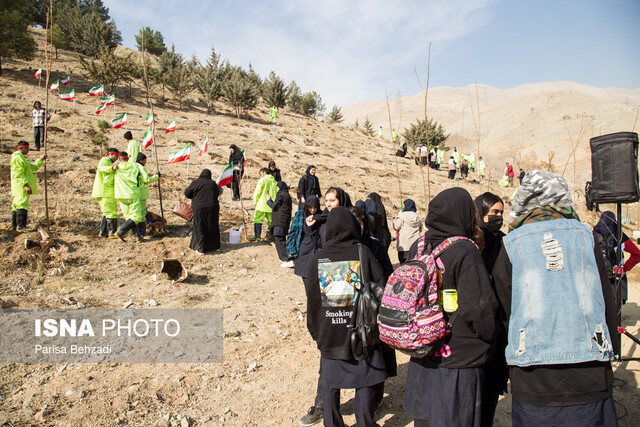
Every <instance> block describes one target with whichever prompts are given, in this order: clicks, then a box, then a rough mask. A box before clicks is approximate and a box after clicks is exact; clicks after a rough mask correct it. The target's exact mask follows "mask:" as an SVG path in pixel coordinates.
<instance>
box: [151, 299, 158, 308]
mask: <svg viewBox="0 0 640 427" xmlns="http://www.w3.org/2000/svg"><path fill="white" fill-rule="evenodd" d="M157 306H158V303H157V302H156V300H154V299H150V300H149V307H157Z"/></svg>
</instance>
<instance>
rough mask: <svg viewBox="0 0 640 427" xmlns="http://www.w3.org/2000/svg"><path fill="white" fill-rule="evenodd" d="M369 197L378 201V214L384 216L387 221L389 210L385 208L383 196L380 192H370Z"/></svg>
mask: <svg viewBox="0 0 640 427" xmlns="http://www.w3.org/2000/svg"><path fill="white" fill-rule="evenodd" d="M367 198H368V199H371V200H373V201H374V202H376V209H377V210H378V215H379V216H380V217H382V219H383V220H384V222H385V223H386V222H387V211H386V210H385V208H384V205H383V204H382V198H380V195H379V194H378V193H369V195H368V196H367Z"/></svg>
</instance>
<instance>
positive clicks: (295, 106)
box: [287, 80, 302, 113]
mask: <svg viewBox="0 0 640 427" xmlns="http://www.w3.org/2000/svg"><path fill="white" fill-rule="evenodd" d="M301 101H302V91H301V90H300V87H299V86H298V85H297V84H296V82H295V81H293V80H291V83H289V88H288V90H287V106H288V107H289V109H290V110H291V111H293V112H294V113H302V106H301Z"/></svg>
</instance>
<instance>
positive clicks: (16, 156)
mask: <svg viewBox="0 0 640 427" xmlns="http://www.w3.org/2000/svg"><path fill="white" fill-rule="evenodd" d="M43 163H44V162H43V161H42V160H41V159H38V160H36V161H35V162H33V163H32V162H30V161H29V160H27V158H26V157H25V156H24V154H22V153H21V152H20V151H15V152H14V153H13V154H12V155H11V195H12V196H13V197H19V196H28V194H27V191H26V190H25V189H24V186H25V184H29V187H31V195H33V194H38V187H37V186H36V184H37V183H38V177H37V176H36V174H35V173H34V172H35V171H37V170H38V169H40V167H41V166H42V164H43Z"/></svg>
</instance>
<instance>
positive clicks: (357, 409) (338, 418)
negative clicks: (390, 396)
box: [322, 384, 378, 427]
mask: <svg viewBox="0 0 640 427" xmlns="http://www.w3.org/2000/svg"><path fill="white" fill-rule="evenodd" d="M376 389H378V385H377V384H376V385H373V386H371V387H363V388H357V389H356V398H355V405H354V408H353V409H354V413H355V415H356V423H357V424H358V426H367V427H368V426H375V425H376V422H375V420H374V415H373V413H374V412H375V410H376V403H375V401H376ZM322 394H323V396H324V401H325V403H327V404H328V405H325V406H329V407H328V408H325V409H324V425H325V426H338V427H343V426H344V425H345V424H344V421H343V420H342V415H341V414H340V389H339V388H329V387H328V386H324V387H323V393H322Z"/></svg>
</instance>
